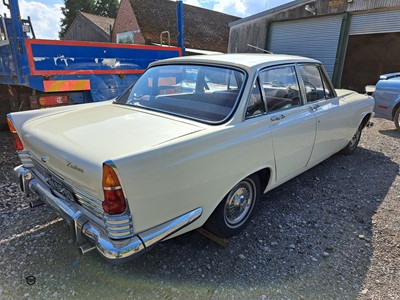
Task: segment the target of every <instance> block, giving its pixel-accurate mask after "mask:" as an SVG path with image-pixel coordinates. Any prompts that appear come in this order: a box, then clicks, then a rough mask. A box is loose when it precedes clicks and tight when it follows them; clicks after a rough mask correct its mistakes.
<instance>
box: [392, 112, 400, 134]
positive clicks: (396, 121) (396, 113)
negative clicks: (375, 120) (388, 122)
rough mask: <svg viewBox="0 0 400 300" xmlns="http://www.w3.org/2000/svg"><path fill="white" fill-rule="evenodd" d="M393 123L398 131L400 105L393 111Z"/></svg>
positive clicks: (399, 129) (399, 126)
mask: <svg viewBox="0 0 400 300" xmlns="http://www.w3.org/2000/svg"><path fill="white" fill-rule="evenodd" d="M393 120H394V125H396V128H397V130H398V131H400V106H399V107H398V108H397V110H396V112H395V113H394V119H393Z"/></svg>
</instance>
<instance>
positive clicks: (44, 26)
mask: <svg viewBox="0 0 400 300" xmlns="http://www.w3.org/2000/svg"><path fill="white" fill-rule="evenodd" d="M148 1H151V0H148ZM288 2H291V0H183V3H186V4H190V5H195V6H199V7H203V8H207V9H211V10H215V11H219V12H223V13H226V14H230V15H234V16H238V17H242V18H243V17H248V16H251V15H254V14H256V13H259V12H261V11H264V10H267V9H271V8H274V7H276V6H279V5H282V4H285V3H288ZM63 6H64V1H63V0H42V1H32V0H19V7H20V11H21V16H22V18H24V19H26V18H27V17H28V16H30V17H31V21H32V24H33V29H34V31H35V34H36V38H40V39H58V32H59V31H60V23H61V21H60V20H61V19H62V17H63V15H62V13H61V7H63ZM0 13H1V15H4V13H7V15H8V16H9V15H10V14H9V11H8V9H7V8H6V7H5V6H4V5H3V1H1V2H0Z"/></svg>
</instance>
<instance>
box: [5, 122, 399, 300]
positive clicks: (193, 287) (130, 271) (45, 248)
mask: <svg viewBox="0 0 400 300" xmlns="http://www.w3.org/2000/svg"><path fill="white" fill-rule="evenodd" d="M374 121H375V126H374V127H373V128H372V129H369V130H365V131H364V133H363V136H362V140H361V143H360V147H359V149H357V151H356V152H355V153H354V154H353V155H350V156H343V155H334V156H332V157H331V158H330V159H328V160H326V161H325V162H323V163H322V164H320V165H318V166H316V167H315V168H313V169H311V170H309V171H308V172H306V173H304V174H302V175H301V176H299V177H297V178H295V179H293V180H291V181H289V182H287V183H286V184H284V185H282V186H280V187H279V188H277V189H275V190H274V191H272V192H270V193H268V194H267V195H266V197H265V199H264V201H261V202H260V203H259V206H258V209H257V214H256V216H255V218H254V220H253V221H252V223H251V224H250V225H249V227H248V228H247V229H246V230H245V232H243V233H242V234H240V235H238V236H236V237H234V238H231V239H230V244H229V246H228V247H226V248H222V247H220V246H218V245H216V244H215V243H213V242H211V241H210V240H208V239H206V238H204V237H203V236H202V235H200V234H199V233H197V232H191V233H188V234H185V235H183V236H180V237H178V238H175V239H172V240H169V241H166V242H164V243H162V244H160V245H158V246H157V247H156V248H154V249H153V250H152V251H151V252H149V253H147V254H145V255H143V256H141V257H139V258H138V259H135V260H133V261H131V262H129V263H127V264H125V265H122V266H111V265H109V264H107V263H106V262H104V261H103V260H102V259H101V258H100V256H99V255H98V254H97V253H96V252H95V251H92V252H90V253H88V254H87V255H85V256H80V254H79V251H78V248H77V247H76V245H75V244H74V243H73V242H72V241H71V240H70V236H69V228H68V226H67V225H66V223H65V222H63V221H61V220H60V219H59V218H58V217H57V216H56V215H55V214H54V213H53V212H52V211H51V210H50V209H48V208H46V207H45V206H41V207H37V208H35V209H30V208H29V205H28V202H29V198H26V197H25V196H23V195H22V194H21V193H20V192H19V191H18V188H17V181H16V179H15V178H14V177H13V174H12V173H13V172H12V169H13V167H14V166H16V165H17V164H18V163H19V162H18V158H17V157H16V155H15V153H14V151H13V148H12V142H11V137H10V135H9V134H8V133H6V132H1V133H0V141H1V148H0V170H1V171H0V224H1V232H0V257H1V258H0V299H43V298H49V299H66V298H72V299H86V298H110V299H126V298H135V299H155V298H162V299H189V298H192V299H400V201H399V200H400V195H399V189H400V174H399V163H400V133H398V132H396V131H395V130H394V125H393V123H392V122H389V121H386V120H381V119H375V120H374ZM28 276H34V278H35V282H33V281H29V283H31V284H28V281H27V280H26V278H27V277H28ZM31 278H32V279H33V277H31Z"/></svg>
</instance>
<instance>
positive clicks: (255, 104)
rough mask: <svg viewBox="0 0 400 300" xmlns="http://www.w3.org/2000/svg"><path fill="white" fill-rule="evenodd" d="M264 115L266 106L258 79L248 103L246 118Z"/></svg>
mask: <svg viewBox="0 0 400 300" xmlns="http://www.w3.org/2000/svg"><path fill="white" fill-rule="evenodd" d="M263 113H265V105H264V102H263V99H262V96H261V90H260V83H259V81H258V79H257V80H256V83H255V84H254V86H253V89H252V91H251V95H250V99H249V102H248V103H247V109H246V118H249V117H253V116H258V115H261V114H263Z"/></svg>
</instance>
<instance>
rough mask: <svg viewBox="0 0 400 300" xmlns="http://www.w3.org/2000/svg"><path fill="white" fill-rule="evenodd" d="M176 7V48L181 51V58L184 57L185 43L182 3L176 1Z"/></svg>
mask: <svg viewBox="0 0 400 300" xmlns="http://www.w3.org/2000/svg"><path fill="white" fill-rule="evenodd" d="M177 2H178V3H177V7H176V17H177V20H178V22H177V23H178V47H180V48H181V49H182V56H185V42H184V36H185V31H184V25H183V21H184V17H183V3H182V0H178V1H177Z"/></svg>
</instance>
